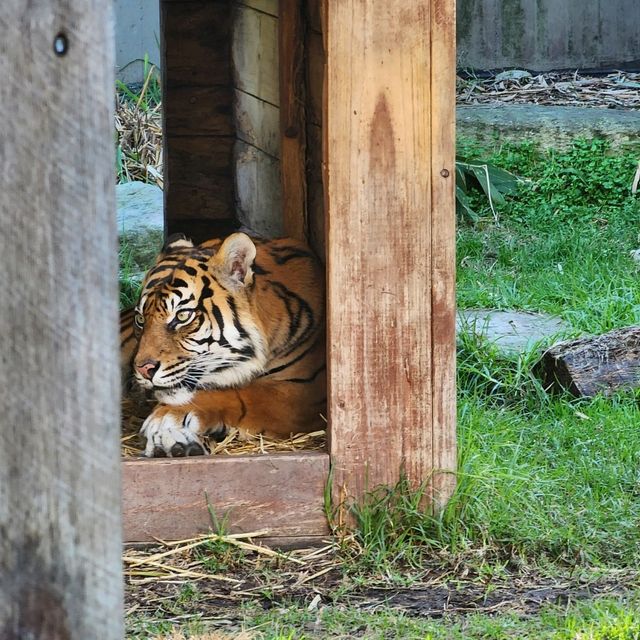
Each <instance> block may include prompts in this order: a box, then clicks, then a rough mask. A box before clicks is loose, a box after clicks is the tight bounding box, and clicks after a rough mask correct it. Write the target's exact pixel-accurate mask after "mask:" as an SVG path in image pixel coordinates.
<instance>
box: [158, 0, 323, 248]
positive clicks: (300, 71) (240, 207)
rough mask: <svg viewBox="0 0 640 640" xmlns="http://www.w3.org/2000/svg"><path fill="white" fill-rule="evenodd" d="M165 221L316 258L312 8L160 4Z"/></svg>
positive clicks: (292, 0)
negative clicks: (297, 244) (262, 240)
mask: <svg viewBox="0 0 640 640" xmlns="http://www.w3.org/2000/svg"><path fill="white" fill-rule="evenodd" d="M160 11H161V30H162V34H163V38H162V42H161V50H162V57H163V59H162V69H163V100H164V109H165V112H164V117H165V121H164V135H165V149H164V158H165V184H166V186H165V219H166V228H167V232H168V233H175V232H184V233H186V234H188V235H189V234H190V235H193V236H196V237H197V238H198V239H206V238H209V237H214V236H216V235H220V234H225V233H227V232H228V231H230V230H232V229H234V228H236V227H237V226H238V224H242V225H245V226H246V227H248V228H250V229H252V230H254V231H255V232H257V233H259V234H263V235H265V236H268V237H277V236H282V235H286V236H290V237H296V238H298V239H305V240H307V241H308V242H309V243H310V244H311V245H312V246H313V248H314V249H315V250H316V252H317V253H318V255H319V256H320V257H321V258H324V211H323V204H322V175H321V174H322V169H321V163H322V143H321V139H322V136H321V127H322V83H323V69H324V49H323V42H322V28H321V20H320V2H319V0H304V1H302V2H301V1H300V0H280V1H278V0H247V1H246V2H228V1H216V0H195V1H194V0H190V1H189V2H183V1H179V0H162V1H161V2H160Z"/></svg>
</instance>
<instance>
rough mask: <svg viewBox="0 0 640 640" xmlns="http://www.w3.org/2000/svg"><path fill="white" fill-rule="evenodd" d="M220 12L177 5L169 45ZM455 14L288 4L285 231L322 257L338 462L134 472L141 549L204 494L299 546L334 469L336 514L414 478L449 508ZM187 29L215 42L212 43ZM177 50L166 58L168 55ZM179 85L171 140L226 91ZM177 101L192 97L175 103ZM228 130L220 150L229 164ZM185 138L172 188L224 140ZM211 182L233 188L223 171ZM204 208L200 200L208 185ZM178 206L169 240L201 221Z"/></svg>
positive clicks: (262, 461)
mask: <svg viewBox="0 0 640 640" xmlns="http://www.w3.org/2000/svg"><path fill="white" fill-rule="evenodd" d="M274 3H275V0H246V2H244V0H243V2H240V3H239V5H242V6H245V5H246V6H249V5H251V6H252V8H253V6H254V5H258V6H257V7H256V8H257V9H258V10H259V11H264V12H265V16H267V18H268V20H269V24H273V19H277V18H275V17H274V15H275V14H276V13H277V11H276V10H275V9H274V7H275V4H274ZM208 4H211V5H215V6H216V7H217V8H216V11H218V10H220V11H222V9H221V8H220V7H222V6H227V3H222V2H216V1H214V2H204V0H197V1H195V2H189V3H186V2H182V1H181V0H163V6H164V9H163V11H164V13H163V16H164V18H163V20H164V22H163V24H164V27H163V33H164V36H163V37H164V38H165V40H166V39H167V38H169V37H171V38H178V36H177V35H176V34H175V33H173V32H172V31H171V27H170V26H169V25H167V20H168V19H169V18H168V17H169V15H170V12H172V11H178V12H179V11H186V10H187V8H188V7H191V6H192V5H197V6H198V7H199V6H200V5H203V6H204V5H208ZM177 7H179V9H177ZM303 7H304V8H303ZM202 10H203V11H205V9H202ZM207 10H209V11H211V9H207ZM454 11H455V9H454V3H453V2H451V0H386V1H385V2H378V1H376V0H365V1H362V0H336V2H324V3H322V2H320V1H319V0H305V2H303V3H300V2H297V1H296V0H280V2H279V26H278V41H279V44H280V50H279V55H278V59H279V64H280V87H279V101H280V104H279V109H280V144H281V148H280V157H279V161H280V167H281V172H282V183H281V187H282V196H283V202H284V203H285V204H284V212H285V213H284V221H285V222H284V228H285V229H286V231H287V232H288V233H289V234H291V235H294V236H297V237H301V236H303V235H305V236H307V237H309V238H310V239H311V240H312V242H313V244H314V246H315V247H316V248H320V249H322V248H323V247H324V255H325V258H326V264H327V280H328V290H327V324H328V334H329V338H328V376H329V400H328V404H329V407H328V408H329V421H330V427H329V435H330V437H329V454H318V453H309V454H296V455H275V456H273V455H270V456H259V457H255V456H249V457H237V458H233V459H230V458H217V459H215V458H214V459H205V460H199V461H191V460H186V461H184V460H170V461H146V462H145V461H133V462H125V463H124V487H125V489H124V526H125V539H126V540H129V541H141V540H149V539H151V538H152V537H153V536H155V537H162V538H176V537H184V536H190V535H193V534H196V533H198V532H199V531H204V530H207V529H208V528H209V526H210V518H209V515H208V513H207V498H206V497H205V493H206V494H207V495H208V500H209V501H210V503H211V506H213V508H214V510H215V511H216V513H219V514H227V515H228V516H229V517H228V525H229V526H230V527H231V528H232V529H235V530H243V531H246V530H247V529H253V528H258V529H266V530H268V532H269V536H270V537H271V538H276V539H277V538H280V539H285V538H286V539H287V540H289V539H291V537H294V538H295V537H299V538H308V537H309V536H311V537H313V536H316V537H317V536H322V535H325V534H326V533H327V532H328V529H327V523H326V520H325V516H324V513H323V505H324V496H325V486H326V485H327V483H328V481H329V464H331V468H332V478H331V482H332V485H331V489H332V491H333V500H334V505H335V504H337V502H339V501H340V500H342V499H343V498H344V497H347V496H348V497H350V498H354V499H359V498H360V497H361V496H362V495H363V493H364V492H365V491H366V490H368V489H373V488H374V487H376V486H378V485H380V484H386V485H393V484H395V483H396V482H397V481H398V480H399V479H400V478H401V477H403V476H404V477H406V478H408V480H409V481H410V483H411V484H412V485H413V486H417V485H419V484H422V483H427V486H428V497H429V499H430V501H431V503H432V504H434V505H436V506H438V505H441V504H443V503H444V502H445V501H446V499H447V498H448V496H449V495H450V493H451V491H452V489H453V487H454V484H455V475H454V474H455V469H456V452H455V299H454V281H455V273H454V268H455V267H454V265H455V259H454V256H455V237H454V232H455V219H454V211H455V209H454V183H455V153H454V100H455V40H454V38H455V28H454ZM303 16H305V17H306V22H305V23H304V24H303V19H302V17H303ZM182 19H183V20H186V19H187V16H186V14H183V16H182ZM196 23H197V20H196V19H195V18H194V22H193V25H192V27H190V28H193V29H196V26H194V25H196ZM202 28H203V33H206V27H202ZM172 33H173V35H169V34H172ZM188 33H189V35H190V37H191V38H192V39H194V40H196V41H198V42H199V44H198V47H202V46H206V44H207V40H206V38H204V40H203V39H202V34H201V33H199V32H197V31H189V32H188ZM203 42H204V45H203V44H202V43H203ZM398 43H401V45H399V44H398ZM163 50H164V51H165V61H166V60H168V59H169V58H170V53H169V46H168V45H167V44H166V43H165V45H164V46H163ZM302 50H304V51H305V53H306V55H305V56H304V57H302V56H301V54H300V52H301V51H302ZM194 58H198V60H197V61H196V60H192V61H191V63H190V64H192V65H195V67H194V69H192V70H191V71H190V67H188V65H187V67H186V68H183V67H174V66H172V63H171V64H168V68H167V69H166V73H167V74H168V76H171V74H172V73H174V71H175V70H176V69H178V68H180V69H181V70H180V72H179V73H178V72H177V71H175V73H176V74H177V75H176V77H177V78H178V79H179V77H180V74H183V75H184V74H187V75H188V74H189V73H192V74H193V75H194V76H195V77H196V78H199V77H201V75H199V74H200V71H201V70H200V68H199V66H198V65H202V64H203V62H202V57H199V56H194ZM302 60H304V64H302ZM165 64H167V63H166V62H165ZM221 64H223V65H224V64H226V62H224V61H223V62H221ZM172 70H174V71H172ZM321 76H322V77H321ZM202 77H208V76H207V75H206V73H205V74H204V75H203V76H202ZM356 78H357V81H356V82H354V79H356ZM176 82H177V83H178V84H176V83H174V82H173V81H171V80H165V91H168V92H169V95H168V96H165V100H168V102H169V107H168V113H167V116H166V126H167V127H169V128H171V127H176V126H177V125H176V124H175V123H176V122H183V121H184V119H185V117H186V116H185V115H184V113H185V110H186V111H187V112H188V111H189V107H187V106H186V105H189V104H192V101H191V98H189V97H188V96H189V92H190V91H197V92H198V93H197V95H200V93H199V92H201V91H202V92H204V95H212V94H211V91H213V89H211V88H210V87H209V88H206V87H200V86H199V85H195V86H194V87H192V88H190V89H185V88H184V87H183V88H180V87H179V80H176ZM321 85H323V87H324V88H323V89H322V90H321V89H320V87H321ZM172 91H175V92H176V93H177V95H179V96H180V98H179V99H178V98H176V99H175V100H174V99H172V97H171V92H172ZM220 91H221V92H222V93H224V92H223V91H222V89H220ZM319 94H320V95H319ZM218 95H221V94H220V93H218ZM271 100H272V101H274V100H275V98H271ZM171 105H173V106H171ZM180 105H182V106H180ZM302 105H305V108H304V109H303V108H302ZM272 106H274V105H272ZM319 116H321V117H319ZM172 123H173V124H172ZM227 124H228V123H225V124H224V126H223V127H222V129H221V133H220V136H219V138H216V140H215V141H217V142H220V140H222V145H223V146H222V148H223V149H225V151H224V153H226V150H227V149H228V144H229V143H228V140H227V136H228V129H227V128H226V127H227ZM199 126H202V127H205V126H206V127H209V129H207V131H204V130H201V131H199V130H198V127H199ZM193 127H195V129H194V128H193ZM185 128H186V132H185V133H184V136H183V135H182V134H177V133H176V132H175V129H174V130H173V132H169V135H168V137H167V140H168V141H167V147H166V153H167V154H168V156H169V157H168V158H166V159H165V161H166V162H167V164H168V170H169V176H168V185H167V187H168V189H169V191H170V192H171V190H172V189H174V188H175V184H176V183H175V178H174V177H172V175H173V176H175V175H176V173H178V175H179V172H178V169H176V168H173V167H174V164H173V163H174V162H175V163H178V165H179V164H180V163H182V162H184V161H185V160H184V158H183V157H182V156H181V155H180V152H178V154H177V156H176V158H175V159H172V157H171V156H172V153H176V152H175V151H174V149H176V148H179V143H177V141H178V140H179V141H181V142H180V144H181V143H182V142H184V141H185V140H190V141H191V142H189V144H191V143H193V146H192V148H193V149H206V148H207V147H206V145H205V146H204V147H203V146H202V144H203V142H202V140H204V139H206V140H207V144H211V143H212V142H213V141H214V140H213V138H214V137H215V136H216V135H217V134H211V132H210V129H211V127H210V123H209V121H208V120H206V121H205V124H202V125H199V124H198V118H197V117H195V116H194V118H193V119H191V120H190V121H189V123H188V124H187V125H185ZM320 141H322V144H319V142H320ZM176 145H177V146H176ZM216 153H217V152H212V158H213V157H214V156H215V155H216ZM214 164H215V161H214ZM205 165H206V162H205ZM320 167H322V170H323V176H322V177H323V187H324V188H323V191H322V190H320V191H319V190H318V188H317V187H318V184H319V182H318V180H319V175H318V170H319V169H320ZM207 171H209V172H210V173H211V175H213V176H215V175H217V174H216V169H215V167H213V165H212V166H211V167H210V169H209V170H207ZM314 171H315V174H314V173H313V172H314ZM205 174H206V172H205ZM191 195H192V196H193V198H195V199H196V200H195V201H197V198H198V197H199V195H198V192H197V189H195V191H194V192H193V193H192V194H191ZM172 198H173V196H172V195H168V196H167V206H168V207H169V210H168V216H169V228H170V229H171V230H175V228H176V225H177V224H178V222H180V223H182V222H185V221H187V220H188V219H187V218H186V217H184V216H183V214H182V213H181V211H182V210H180V209H179V208H178V209H172V208H171V207H172V204H171V203H172V202H174V200H173V199H172ZM175 206H177V205H175ZM319 211H320V212H323V216H322V219H319V217H318V212H319ZM225 215H226V214H225ZM214 217H215V216H214ZM323 228H325V233H324V238H321V234H322V229H323ZM325 240H326V246H325Z"/></svg>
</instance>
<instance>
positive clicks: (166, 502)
mask: <svg viewBox="0 0 640 640" xmlns="http://www.w3.org/2000/svg"><path fill="white" fill-rule="evenodd" d="M328 475H329V456H328V455H327V454H326V453H316V452H308V453H281V454H270V455H264V456H228V457H223V456H214V457H202V458H186V459H185V458H182V459H178V458H174V459H169V460H135V461H125V462H123V518H124V539H125V541H126V542H144V541H151V540H153V539H154V538H161V539H164V540H179V539H185V538H189V537H192V536H195V535H198V534H199V533H206V532H208V531H210V530H211V529H212V528H215V527H214V525H213V522H212V519H211V515H210V513H209V510H208V507H209V506H211V508H212V509H213V511H214V513H215V514H216V517H217V518H219V520H220V521H224V522H225V526H226V527H228V529H229V530H230V531H231V532H249V531H261V530H265V531H268V534H267V537H269V538H270V539H272V540H273V539H277V538H280V537H282V538H291V537H294V538H301V539H302V538H309V537H313V536H323V535H326V534H328V532H329V530H328V525H327V519H326V516H325V513H324V491H325V487H326V483H327V479H328ZM289 542H290V541H289Z"/></svg>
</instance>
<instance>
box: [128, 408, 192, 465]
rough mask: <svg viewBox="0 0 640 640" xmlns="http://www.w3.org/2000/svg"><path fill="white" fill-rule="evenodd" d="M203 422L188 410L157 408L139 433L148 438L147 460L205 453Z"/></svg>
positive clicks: (145, 453)
mask: <svg viewBox="0 0 640 640" xmlns="http://www.w3.org/2000/svg"><path fill="white" fill-rule="evenodd" d="M202 432H203V429H202V420H201V419H200V417H199V416H198V415H197V413H196V412H195V411H193V410H191V409H190V408H189V407H172V406H167V405H159V406H157V407H156V408H155V409H154V410H153V412H152V413H151V415H150V416H149V417H148V418H147V419H146V420H145V421H144V423H143V425H142V428H141V429H140V433H141V434H142V435H143V436H144V437H145V438H146V439H147V445H146V448H145V452H144V455H145V456H146V457H147V458H166V457H169V458H184V457H185V456H201V455H204V454H205V449H204V446H203V445H202V440H201V439H200V434H201V433H202Z"/></svg>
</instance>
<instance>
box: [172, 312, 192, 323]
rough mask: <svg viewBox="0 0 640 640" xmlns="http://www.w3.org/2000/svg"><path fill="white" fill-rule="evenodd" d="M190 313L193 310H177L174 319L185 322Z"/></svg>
mask: <svg viewBox="0 0 640 640" xmlns="http://www.w3.org/2000/svg"><path fill="white" fill-rule="evenodd" d="M192 315H193V311H186V310H185V311H178V313H176V320H177V321H178V322H186V321H187V320H189V319H190V318H191V316H192Z"/></svg>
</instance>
